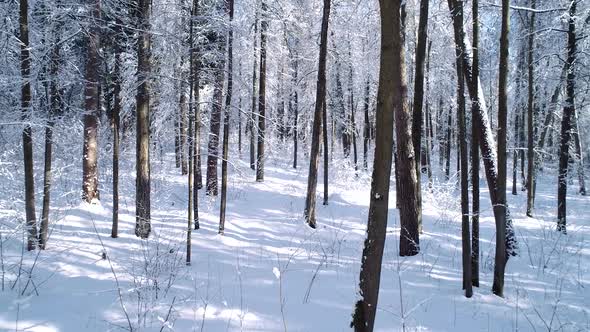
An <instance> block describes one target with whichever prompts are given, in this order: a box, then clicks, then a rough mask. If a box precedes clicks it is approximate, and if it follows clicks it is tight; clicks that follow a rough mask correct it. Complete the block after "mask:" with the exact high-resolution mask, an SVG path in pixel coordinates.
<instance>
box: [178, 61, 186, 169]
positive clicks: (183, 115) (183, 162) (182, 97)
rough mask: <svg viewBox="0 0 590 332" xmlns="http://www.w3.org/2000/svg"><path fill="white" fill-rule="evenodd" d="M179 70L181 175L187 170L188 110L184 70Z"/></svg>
mask: <svg viewBox="0 0 590 332" xmlns="http://www.w3.org/2000/svg"><path fill="white" fill-rule="evenodd" d="M182 62H184V59H183V60H182V61H181V63H182ZM181 67H184V65H181ZM181 72H182V73H183V74H181V75H180V77H181V79H180V100H179V105H178V106H179V107H178V108H179V110H180V112H179V113H180V114H179V117H180V119H179V124H180V128H179V132H180V142H179V144H180V149H179V150H180V172H181V174H182V175H186V174H187V172H188V170H187V167H188V166H187V155H188V151H187V131H188V123H187V122H188V112H187V107H188V105H187V102H186V84H185V75H184V70H181Z"/></svg>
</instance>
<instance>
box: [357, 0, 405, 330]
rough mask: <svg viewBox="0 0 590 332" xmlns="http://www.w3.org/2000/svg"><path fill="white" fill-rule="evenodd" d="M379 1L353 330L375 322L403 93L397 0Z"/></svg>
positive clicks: (365, 328)
mask: <svg viewBox="0 0 590 332" xmlns="http://www.w3.org/2000/svg"><path fill="white" fill-rule="evenodd" d="M379 4H380V9H381V11H380V13H381V60H380V69H379V89H378V92H377V111H376V121H375V122H376V126H377V131H376V139H375V160H374V164H373V175H372V181H371V197H370V204H369V216H368V221H367V235H366V239H365V244H364V248H363V253H362V256H361V257H362V258H361V271H360V277H359V280H360V281H359V288H360V292H359V295H360V298H359V300H358V301H357V302H356V305H355V309H354V313H353V317H352V322H351V327H354V330H355V331H356V332H371V331H373V327H374V324H375V315H376V313H377V302H378V298H379V284H380V280H381V262H382V260H383V250H384V247H385V234H386V229H387V217H388V210H389V184H390V177H391V165H392V164H391V163H392V152H393V150H392V146H393V117H394V112H395V111H396V110H397V109H398V108H401V107H400V106H401V105H394V103H395V102H400V101H401V98H402V94H403V92H402V88H403V84H402V81H401V79H402V78H403V76H402V75H403V70H402V68H403V64H402V63H403V56H402V52H403V44H402V41H401V27H400V1H388V0H380V1H379ZM400 111H401V109H400ZM408 116H409V114H408ZM408 120H409V119H408ZM408 129H409V128H408ZM412 166H413V165H412Z"/></svg>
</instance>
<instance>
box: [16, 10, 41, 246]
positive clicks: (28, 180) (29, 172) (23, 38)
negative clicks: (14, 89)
mask: <svg viewBox="0 0 590 332" xmlns="http://www.w3.org/2000/svg"><path fill="white" fill-rule="evenodd" d="M28 16H29V4H28V1H27V0H20V3H19V30H20V31H19V32H20V33H19V38H20V43H21V46H20V71H21V81H22V82H21V110H22V119H23V122H25V128H24V129H23V160H24V166H25V214H26V218H27V220H26V225H27V230H28V237H27V249H28V250H29V251H31V250H35V249H36V248H37V217H36V216H35V178H34V173H33V130H32V129H31V125H30V124H29V123H28V120H29V117H30V116H31V114H30V113H32V109H31V83H30V76H31V55H30V52H29V17H28Z"/></svg>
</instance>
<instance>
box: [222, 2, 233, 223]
mask: <svg viewBox="0 0 590 332" xmlns="http://www.w3.org/2000/svg"><path fill="white" fill-rule="evenodd" d="M227 6H228V8H227V11H228V14H229V32H228V37H227V94H226V96H225V111H224V115H223V152H222V153H223V159H222V160H221V206H220V208H219V234H223V232H224V231H225V208H226V206H227V159H228V156H229V151H228V150H229V112H230V110H231V99H232V92H233V91H232V90H233V77H232V75H233V67H232V66H233V56H234V53H233V41H234V32H233V27H232V25H233V20H234V0H228V2H227Z"/></svg>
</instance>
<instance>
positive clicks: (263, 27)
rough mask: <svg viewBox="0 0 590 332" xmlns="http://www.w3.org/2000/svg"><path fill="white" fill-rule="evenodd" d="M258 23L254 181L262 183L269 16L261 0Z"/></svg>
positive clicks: (263, 1) (264, 3) (263, 0)
mask: <svg viewBox="0 0 590 332" xmlns="http://www.w3.org/2000/svg"><path fill="white" fill-rule="evenodd" d="M261 11H262V16H263V17H262V20H261V23H260V85H259V91H258V146H257V149H256V181H257V182H262V181H264V140H265V138H266V132H265V131H266V39H267V36H266V33H267V30H268V20H269V16H268V13H267V5H266V1H265V0H262V7H261Z"/></svg>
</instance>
